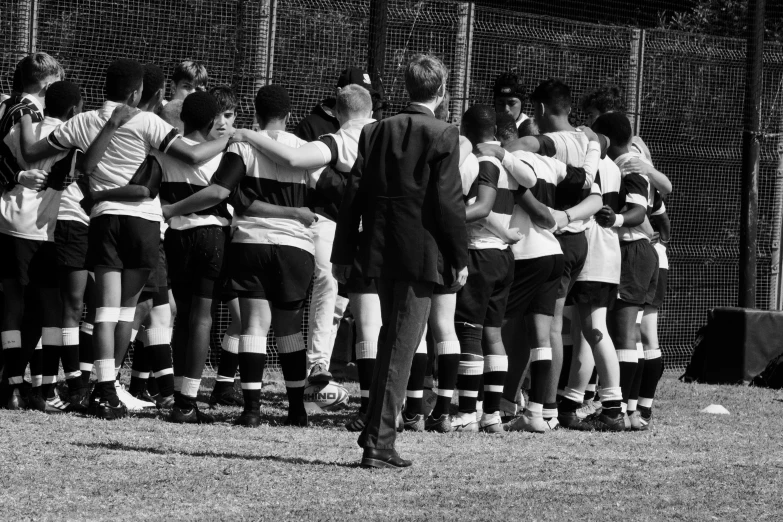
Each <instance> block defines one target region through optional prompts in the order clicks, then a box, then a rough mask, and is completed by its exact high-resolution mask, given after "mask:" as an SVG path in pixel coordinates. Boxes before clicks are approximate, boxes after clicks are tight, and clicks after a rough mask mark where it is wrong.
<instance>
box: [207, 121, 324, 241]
mask: <svg viewBox="0 0 783 522" xmlns="http://www.w3.org/2000/svg"><path fill="white" fill-rule="evenodd" d="M261 133H262V134H265V135H266V136H268V137H270V138H271V139H274V140H276V141H279V142H280V143H283V144H285V145H288V146H289V147H301V146H302V145H304V144H305V143H307V142H306V141H304V140H301V139H299V138H297V137H296V136H294V135H293V134H290V133H288V132H283V131H280V132H277V133H275V134H274V135H271V134H269V133H268V132H267V131H261ZM322 171H323V168H321V169H318V170H315V171H308V170H305V169H294V168H290V167H285V166H282V165H278V164H277V163H275V162H274V161H272V160H271V159H269V158H268V157H267V156H265V155H264V154H263V153H261V152H259V151H258V150H256V149H254V148H253V147H252V146H251V145H249V144H247V143H233V144H231V145H229V147H228V149H227V150H226V152H225V153H224V155H223V161H222V163H221V165H220V167H219V168H218V170H217V172H215V175H214V177H213V183H215V184H216V185H220V186H221V187H224V188H226V189H228V190H230V191H231V192H232V197H231V204H232V205H233V206H234V219H233V221H232V227H235V231H234V236H233V238H232V242H233V243H255V244H262V245H287V246H293V247H296V248H301V249H302V250H305V251H307V252H309V253H310V254H314V253H315V247H314V245H313V233H312V231H311V230H310V229H309V228H307V227H305V226H304V225H303V224H302V223H301V222H299V221H297V220H296V219H284V218H267V217H264V218H260V217H252V216H246V215H244V214H243V211H244V210H246V209H247V208H248V207H249V206H250V205H251V204H252V203H253V201H255V200H259V201H263V202H266V203H271V204H273V205H279V206H283V207H293V208H298V207H304V206H305V205H306V198H307V189H308V186H310V185H314V184H317V182H318V177H319V176H320V174H321V172H322ZM235 189H236V190H235Z"/></svg>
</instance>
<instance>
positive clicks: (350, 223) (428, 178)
mask: <svg viewBox="0 0 783 522" xmlns="http://www.w3.org/2000/svg"><path fill="white" fill-rule="evenodd" d="M360 222H361V224H362V232H361V234H360V233H359V224H360ZM354 257H356V264H357V265H358V267H360V268H361V271H362V274H363V275H364V277H367V278H388V279H398V280H407V281H425V282H432V283H437V284H445V285H450V284H451V283H453V282H454V280H455V276H456V272H457V271H458V270H460V269H462V268H463V267H465V266H467V264H468V239H467V232H466V227H465V203H464V201H463V199H462V181H461V178H460V174H459V131H458V130H457V128H456V127H454V126H453V125H449V124H447V123H445V122H442V121H440V120H438V119H436V118H435V117H434V116H433V114H432V112H430V110H429V109H427V108H426V107H423V106H421V105H416V104H411V105H409V106H408V107H406V108H405V109H404V110H403V111H402V112H400V113H399V114H397V115H396V116H392V117H391V118H387V119H385V120H382V121H379V122H376V123H371V124H369V125H367V126H365V127H364V129H363V130H362V134H361V136H360V138H359V153H358V156H357V159H356V163H355V164H354V167H353V170H352V171H351V176H350V179H349V182H348V187H347V189H346V194H345V197H344V198H343V202H342V205H341V206H340V212H339V215H338V219H337V230H336V233H335V238H334V246H333V249H332V263H335V264H339V265H354Z"/></svg>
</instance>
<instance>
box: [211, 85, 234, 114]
mask: <svg viewBox="0 0 783 522" xmlns="http://www.w3.org/2000/svg"><path fill="white" fill-rule="evenodd" d="M209 94H211V95H212V96H214V98H215V100H217V104H218V107H220V111H219V112H226V111H236V108H237V105H239V102H238V101H237V95H236V94H235V93H234V90H233V89H232V88H231V87H229V86H228V85H217V86H215V87H212V88H211V89H210V90H209Z"/></svg>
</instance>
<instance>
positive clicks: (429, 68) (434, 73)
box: [405, 54, 449, 102]
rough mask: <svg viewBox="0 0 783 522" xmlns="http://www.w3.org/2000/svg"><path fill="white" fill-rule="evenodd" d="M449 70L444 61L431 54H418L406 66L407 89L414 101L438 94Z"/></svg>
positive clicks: (424, 99) (427, 98)
mask: <svg viewBox="0 0 783 522" xmlns="http://www.w3.org/2000/svg"><path fill="white" fill-rule="evenodd" d="M448 76H449V72H448V71H447V70H446V67H445V66H444V65H443V62H441V61H440V60H438V59H437V58H436V57H434V56H432V55H430V54H417V55H416V56H414V57H413V58H411V60H410V62H408V66H407V67H406V68H405V89H406V90H407V91H408V96H409V97H410V99H411V101H414V102H426V101H429V100H431V99H433V98H435V97H436V96H437V95H438V91H439V90H440V88H441V86H442V85H444V83H445V82H446V79H447V78H448Z"/></svg>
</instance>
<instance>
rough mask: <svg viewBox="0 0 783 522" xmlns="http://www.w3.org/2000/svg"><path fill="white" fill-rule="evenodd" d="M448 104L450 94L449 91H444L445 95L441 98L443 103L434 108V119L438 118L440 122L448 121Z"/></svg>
mask: <svg viewBox="0 0 783 522" xmlns="http://www.w3.org/2000/svg"><path fill="white" fill-rule="evenodd" d="M450 102H451V94H449V91H446V94H445V95H444V96H443V101H442V102H440V105H438V106H437V107H435V117H436V118H438V119H439V120H440V121H449V103H450Z"/></svg>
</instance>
